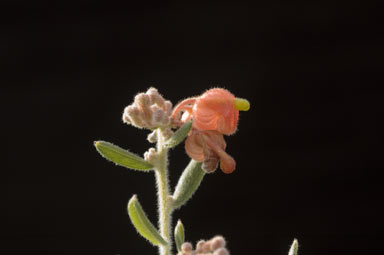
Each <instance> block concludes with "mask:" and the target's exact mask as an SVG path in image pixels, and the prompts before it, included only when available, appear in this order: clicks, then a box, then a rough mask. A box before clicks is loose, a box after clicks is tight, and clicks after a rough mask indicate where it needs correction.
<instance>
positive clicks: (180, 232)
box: [175, 220, 184, 252]
mask: <svg viewBox="0 0 384 255" xmlns="http://www.w3.org/2000/svg"><path fill="white" fill-rule="evenodd" d="M175 243H176V247H177V251H178V252H181V245H182V244H183V243H184V226H183V223H181V220H178V221H177V225H176V227H175Z"/></svg>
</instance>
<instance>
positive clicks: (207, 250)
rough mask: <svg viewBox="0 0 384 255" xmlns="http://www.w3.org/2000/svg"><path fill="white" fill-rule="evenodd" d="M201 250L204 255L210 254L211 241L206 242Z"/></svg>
mask: <svg viewBox="0 0 384 255" xmlns="http://www.w3.org/2000/svg"><path fill="white" fill-rule="evenodd" d="M202 250H203V252H204V253H208V252H211V241H207V242H205V243H204V244H203V247H202Z"/></svg>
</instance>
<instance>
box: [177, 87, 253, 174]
mask: <svg viewBox="0 0 384 255" xmlns="http://www.w3.org/2000/svg"><path fill="white" fill-rule="evenodd" d="M248 109H249V103H248V101H246V100H245V99H239V98H235V96H234V95H232V94H231V93H230V92H229V91H228V90H225V89H221V88H214V89H210V90H208V91H206V92H205V93H204V94H202V95H201V96H199V97H195V98H188V99H185V100H184V101H182V102H181V103H179V104H178V105H177V106H176V107H175V108H174V110H173V113H172V120H173V122H174V124H175V125H177V126H180V125H182V124H183V123H184V122H186V121H188V120H189V119H191V118H192V119H193V126H192V130H191V132H190V133H189V136H188V138H187V140H186V142H185V150H186V152H187V154H188V155H189V156H190V157H191V158H192V159H194V160H196V161H199V162H203V169H204V170H205V171H207V172H213V171H215V170H216V168H217V165H218V162H219V161H220V168H221V170H222V171H223V172H224V173H227V174H229V173H232V172H233V171H234V170H235V168H236V162H235V160H234V159H233V158H232V157H231V156H230V155H228V154H227V153H226V152H225V147H226V143H225V140H224V137H223V134H224V135H231V134H233V133H234V132H235V131H236V128H237V122H238V120H239V110H248ZM182 112H183V114H182V116H180V114H181V113H182Z"/></svg>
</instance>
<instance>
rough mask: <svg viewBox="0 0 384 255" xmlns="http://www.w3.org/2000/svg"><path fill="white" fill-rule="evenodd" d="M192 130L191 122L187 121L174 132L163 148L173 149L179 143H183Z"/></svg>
mask: <svg viewBox="0 0 384 255" xmlns="http://www.w3.org/2000/svg"><path fill="white" fill-rule="evenodd" d="M191 128H192V120H189V121H187V122H185V123H184V125H182V126H181V127H180V128H179V129H178V130H176V132H175V133H174V134H173V135H172V136H171V138H169V139H168V140H167V141H166V142H165V144H164V147H166V148H173V147H175V146H176V145H179V143H181V142H183V141H184V139H185V138H186V137H187V136H188V133H189V131H190V130H191Z"/></svg>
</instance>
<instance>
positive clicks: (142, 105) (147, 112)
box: [135, 93, 152, 126]
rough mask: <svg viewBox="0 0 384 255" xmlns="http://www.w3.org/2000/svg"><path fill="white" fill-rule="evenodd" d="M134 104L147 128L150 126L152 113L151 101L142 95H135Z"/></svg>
mask: <svg viewBox="0 0 384 255" xmlns="http://www.w3.org/2000/svg"><path fill="white" fill-rule="evenodd" d="M135 104H136V105H137V106H138V108H139V109H140V111H141V112H142V115H141V118H142V119H143V120H144V122H145V123H146V124H147V126H150V125H151V120H152V111H151V109H150V107H151V100H150V99H149V96H148V95H146V94H144V93H140V94H137V95H136V97H135Z"/></svg>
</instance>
